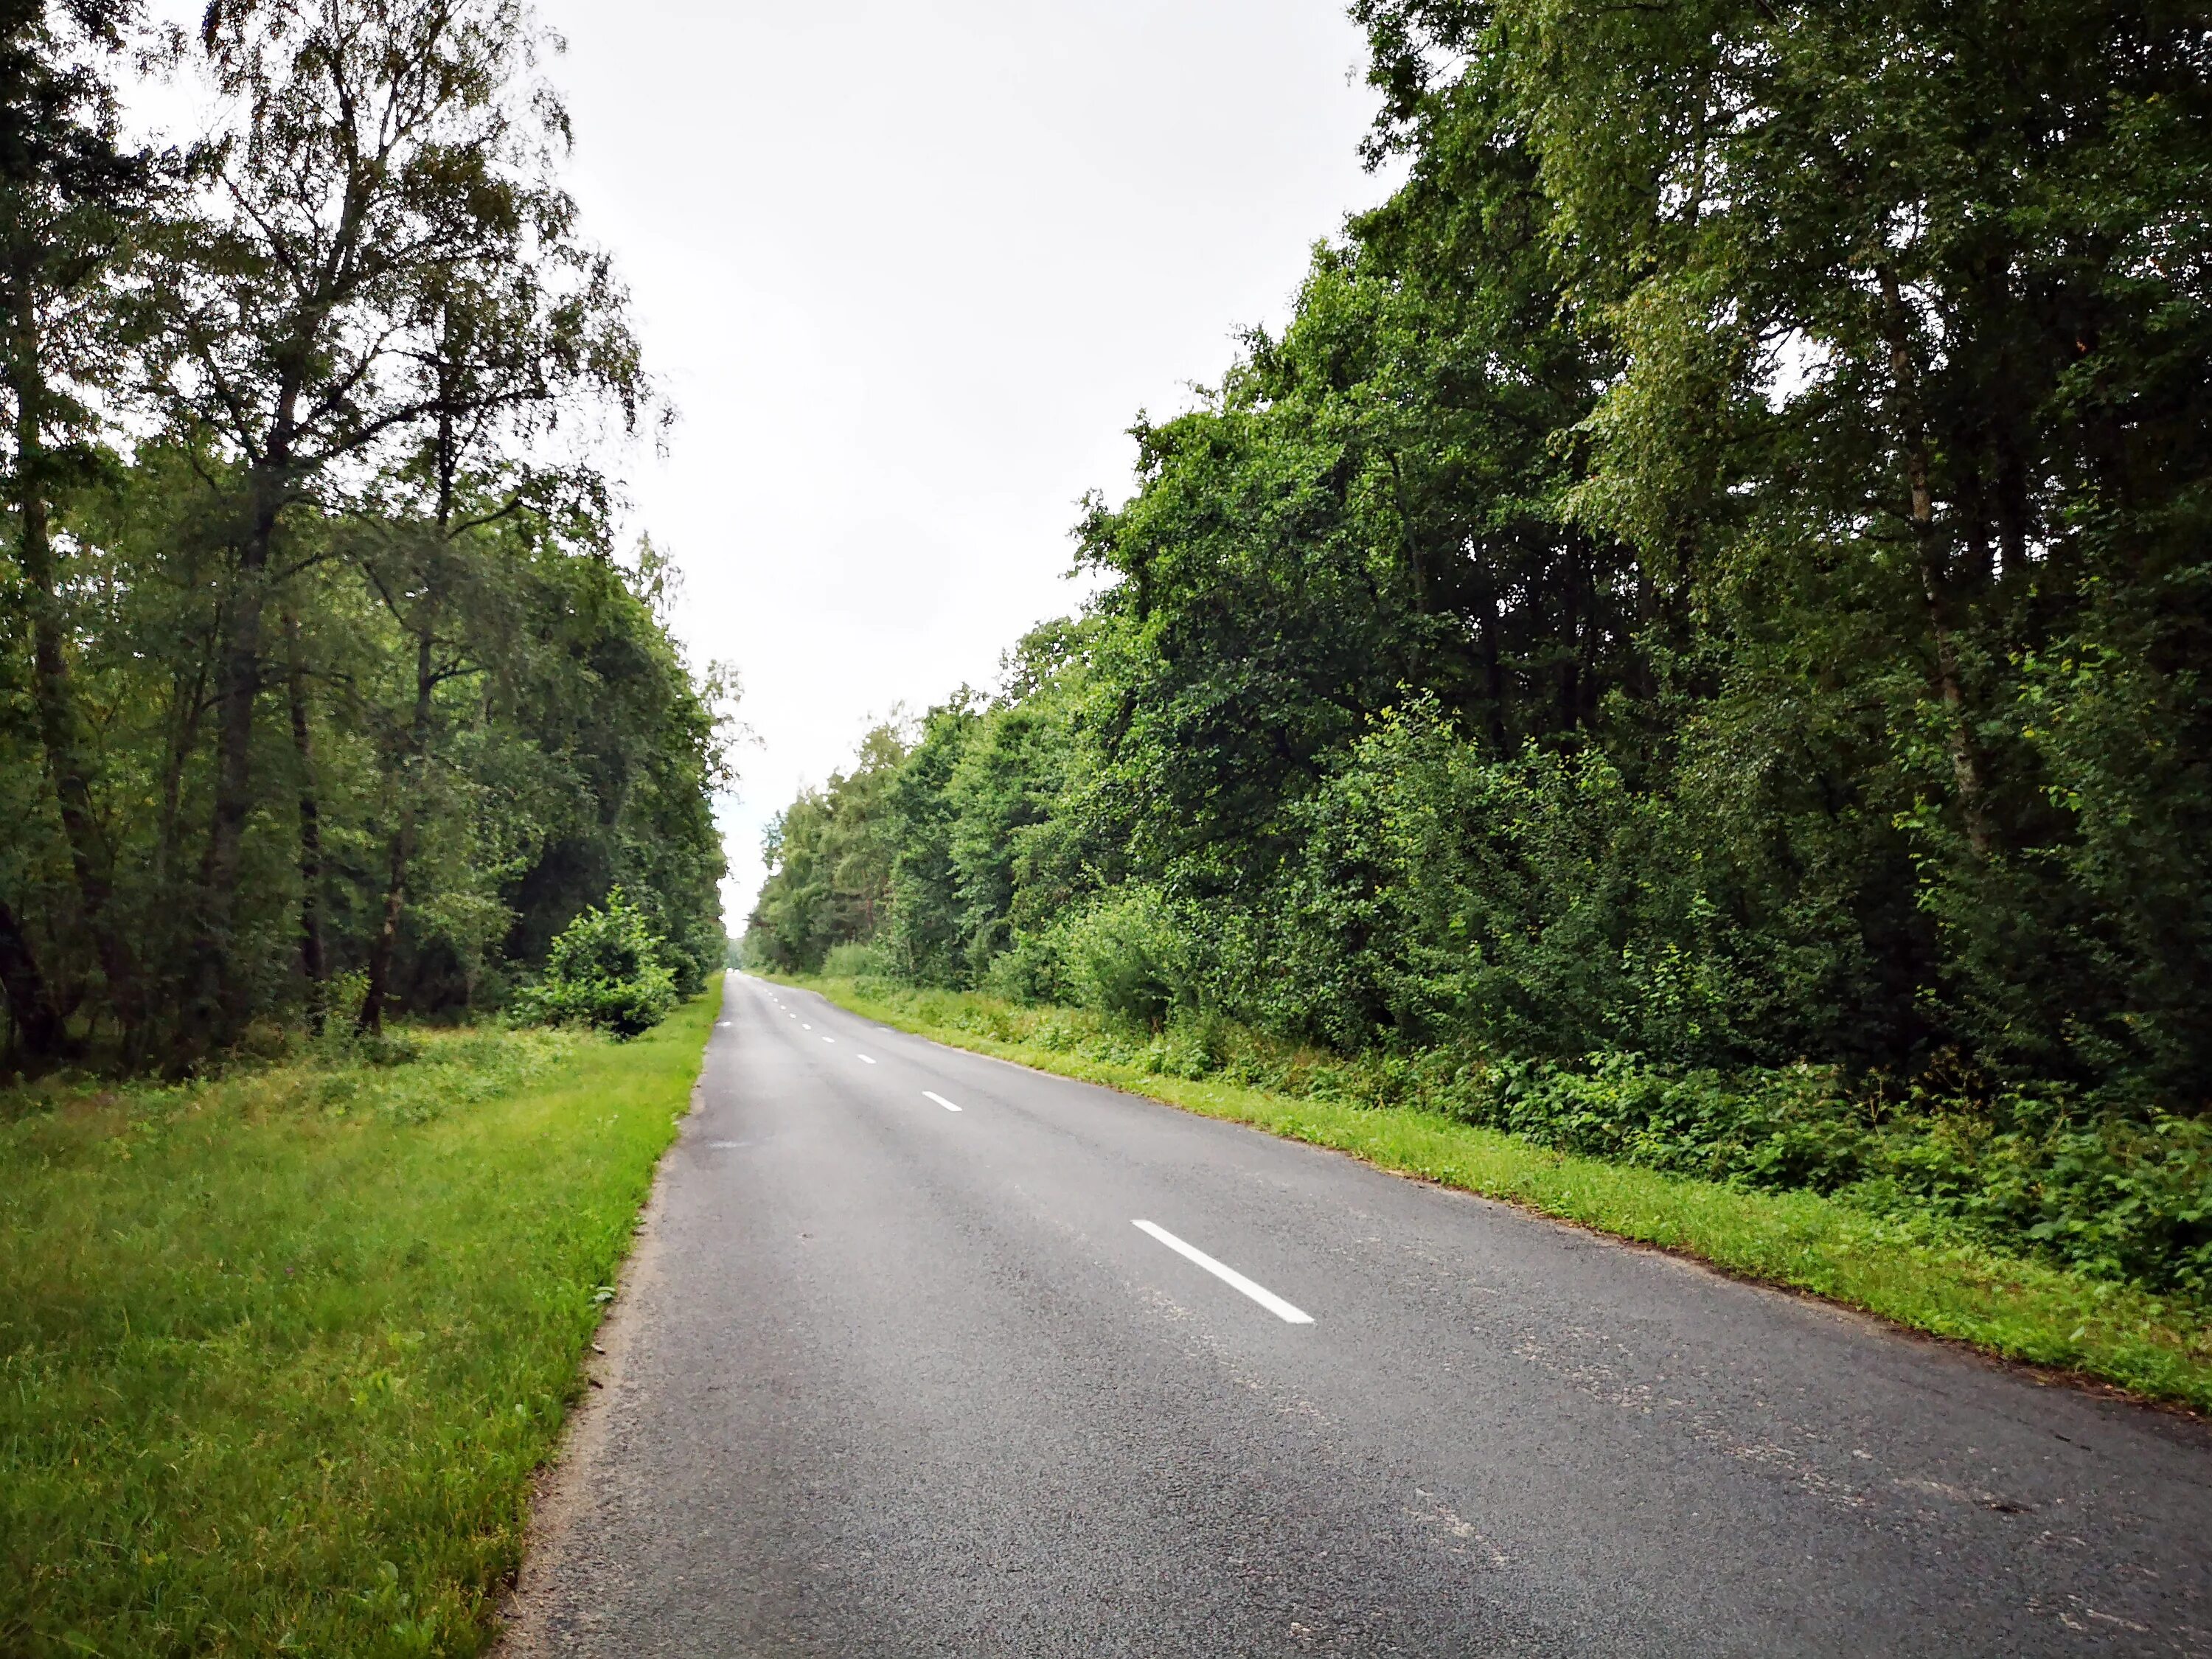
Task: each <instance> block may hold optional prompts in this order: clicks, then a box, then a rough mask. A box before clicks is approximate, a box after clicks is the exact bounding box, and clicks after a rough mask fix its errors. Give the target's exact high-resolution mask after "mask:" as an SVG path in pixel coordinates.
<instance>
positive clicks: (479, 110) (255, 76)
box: [152, 0, 571, 1042]
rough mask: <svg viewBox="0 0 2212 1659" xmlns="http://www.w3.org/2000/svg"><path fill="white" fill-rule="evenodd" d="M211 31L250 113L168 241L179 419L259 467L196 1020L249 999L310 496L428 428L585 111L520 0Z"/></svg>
mask: <svg viewBox="0 0 2212 1659" xmlns="http://www.w3.org/2000/svg"><path fill="white" fill-rule="evenodd" d="M202 40H203V45H204V48H205V54H206V61H207V63H208V65H209V69H210V75H211V76H212V78H213V81H214V83H215V85H216V88H217V89H218V90H219V91H220V92H221V93H222V95H223V96H224V97H225V98H227V99H228V100H233V102H234V105H235V106H236V107H237V109H238V111H239V124H238V129H237V131H235V132H234V133H233V134H231V135H229V136H228V137H226V138H225V139H223V140H222V142H220V143H217V144H216V145H215V146H214V147H213V148H212V149H210V151H209V152H208V154H207V155H206V156H205V157H204V168H205V173H204V176H205V178H206V179H207V189H206V191H205V199H204V203H203V205H202V209H201V210H200V211H199V212H198V213H197V215H195V216H192V217H191V219H189V220H188V221H187V222H186V223H185V225H184V226H183V227H182V228H181V229H180V230H179V232H178V234H175V235H173V236H172V237H171V238H169V239H168V240H167V244H166V248H167V258H166V260H165V261H164V262H163V264H162V265H161V280H160V283H159V285H158V289H157V291H156V293H155V296H154V303H155V307H156V310H157V314H158V315H159V317H160V319H161V322H162V324H163V327H162V331H161V334H160V336H159V338H158V342H157V349H156V351H155V355H154V357H153V360H152V369H153V374H152V384H153V388H154V391H155V394H156V397H157V398H158V400H159V402H160V404H161V408H162V409H163V410H165V412H166V413H167V416H168V418H169V420H170V421H171V422H172V423H173V426H174V427H175V428H176V429H177V430H178V432H179V434H180V435H182V436H183V437H184V438H185V441H187V442H189V443H193V444H211V445H213V446H215V447H217V448H218V449H219V450H220V451H222V453H225V454H226V455H227V456H228V457H229V458H231V459H234V461H235V463H236V467H237V474H238V478H239V489H238V495H237V498H236V500H235V501H234V507H233V512H234V525H233V527H232V530H231V532H230V536H229V538H228V554H229V558H230V569H229V572H228V594H227V598H226V602H225V607H224V608H225V617H224V627H223V638H222V653H221V661H220V665H219V667H218V669H217V672H216V694H215V702H216V725H217V738H216V742H217V752H218V756H219V763H218V767H217V773H216V781H215V787H214V790H213V799H212V802H211V817H210V824H211V828H210V835H209V837H208V842H207V847H206V850H205V854H204V858H203V860H202V866H201V877H200V888H201V895H200V902H199V910H200V914H199V916H198V923H197V925H198V939H197V945H196V947H195V956H196V963H195V966H194V969H193V1004H192V1018H191V1030H190V1033H189V1035H190V1037H191V1040H192V1041H195V1042H204V1041H207V1040H210V1039H214V1040H220V1039H221V1038H222V1036H225V1035H227V1034H228V1033H229V1032H230V1031H232V1030H235V1029H236V1027H237V1025H238V1023H239V1021H240V1018H242V1016H243V1012H244V983H243V981H242V979H241V977H240V975H238V974H237V973H235V972H234V971H233V969H234V965H235V964H234V960H233V957H232V946H233V945H234V938H233V933H234V927H233V924H234V907H235V903H236V899H237V886H238V879H239V873H240V853H241V848H242V845H243V841H244V837H245V834H246V823H247V819H248V817H249V816H250V815H251V813H252V810H253V805H254V801H255V793H254V787H253V778H252V765H253V747H254V745H253V731H254V721H255V714H256V710H257V708H258V701H259V697H260V693H261V690H262V686H263V682H264V675H265V671H266V670H265V664H264V654H265V653H264V641H263V631H264V618H265V616H266V612H267V608H268V605H269V601H270V596H271V593H272V592H274V591H275V590H276V589H277V588H279V587H281V586H282V585H283V582H284V580H286V578H287V577H288V575H289V574H291V572H290V571H289V569H288V568H286V567H285V566H284V565H283V564H282V563H280V562H277V561H278V554H279V550H280V542H281V531H282V529H283V526H284V524H285V522H286V520H287V517H288V515H289V514H291V513H295V512H296V511H297V510H299V509H301V507H306V506H307V505H309V504H319V505H323V506H325V507H337V506H339V505H341V504H342V503H343V501H345V500H346V499H347V498H348V497H349V495H350V493H351V492H353V491H356V490H358V489H361V488H362V486H363V484H364V483H365V481H366V480H367V479H368V478H369V477H374V476H376V474H377V473H378V472H379V471H380V470H382V468H383V467H384V466H388V465H390V464H392V462H393V461H394V460H395V459H397V457H398V455H400V454H402V453H404V452H406V451H407V450H408V449H409V448H410V447H411V446H413V445H416V444H419V442H420V435H421V431H422V428H423V427H424V426H425V424H426V423H427V424H429V425H431V426H434V427H435V424H436V423H437V422H438V419H439V400H440V398H441V394H444V393H446V392H447V390H448V388H447V385H446V383H444V382H441V380H440V378H439V376H438V375H437V374H435V372H433V373H429V374H424V373H422V365H423V364H424V363H425V362H436V361H437V360H438V352H439V346H438V343H437V342H438V341H439V339H440V333H441V329H442V328H444V327H446V326H447V325H448V322H449V318H450V310H451V306H452V303H453V296H454V295H456V293H457V292H458V291H459V285H460V284H462V283H464V281H465V278H466V276H467V274H468V273H470V272H471V271H472V270H478V269H488V270H493V271H496V272H513V271H516V270H521V269H523V268H525V267H526V266H528V265H529V264H531V263H532V260H533V259H536V258H539V257H541V250H542V247H543V245H544V243H546V242H547V241H549V240H551V241H556V242H557V241H558V240H559V239H560V238H561V237H562V235H563V234H565V230H566V227H567V224H568V220H569V217H570V216H571V209H570V207H569V204H568V201H567V198H566V197H565V196H563V195H562V193H561V192H560V191H558V190H557V189H556V188H555V187H554V186H553V185H552V184H551V183H550V175H549V172H548V168H549V166H550V158H551V155H552V153H553V150H554V149H555V148H556V144H557V143H558V141H560V140H561V139H562V138H563V137H565V135H566V131H567V125H566V119H565V117H564V116H563V115H562V112H561V111H560V108H559V106H558V104H557V103H556V102H555V101H553V100H551V99H550V96H549V95H547V94H544V89H543V88H539V87H538V85H537V84H536V77H535V75H534V64H535V55H536V50H537V43H536V39H535V37H534V35H533V34H532V31H531V28H530V27H529V25H528V21H527V19H526V15H525V14H524V12H523V10H522V9H521V8H520V6H519V5H517V4H514V3H510V0H265V3H246V0H240V3H217V4H215V5H213V6H210V9H209V10H208V14H207V20H206V25H205V27H204V31H203V37H202Z"/></svg>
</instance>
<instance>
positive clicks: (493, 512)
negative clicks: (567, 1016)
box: [0, 0, 736, 1073]
mask: <svg viewBox="0 0 2212 1659" xmlns="http://www.w3.org/2000/svg"><path fill="white" fill-rule="evenodd" d="M141 11H142V9H140V8H137V7H135V6H131V5H125V4H119V3H117V4H111V3H108V0H87V3H81V4H72V5H70V6H67V7H62V6H40V5H32V6H28V7H19V8H17V9H15V11H14V12H11V13H10V14H9V20H8V21H5V22H4V23H0V37H4V38H0V48H4V50H0V129H4V135H0V136H5V137H6V140H7V142H6V143H0V150H3V151H4V152H5V155H0V222H3V223H0V240H6V242H7V244H8V246H7V248H6V250H5V252H6V254H7V257H6V258H0V287H5V288H7V289H8V295H7V296H6V297H7V311H8V314H9V316H11V317H15V318H17V319H19V321H21V320H23V319H27V322H25V324H24V325H23V326H21V327H17V328H15V330H14V331H12V332H11V333H10V334H9V338H8V341H7V343H6V344H5V349H4V350H3V351H0V356H4V357H5V359H6V361H5V363H4V365H0V367H4V369H5V380H6V383H5V393H6V397H7V398H8V400H9V404H10V408H9V418H8V419H7V420H6V422H4V423H0V432H4V434H5V439H4V443H5V446H6V447H7V451H8V453H6V455H5V456H4V457H0V460H4V462H5V465H0V475H4V486H5V487H4V489H0V494H4V495H5V496H6V501H5V502H4V506H5V507H6V509H7V511H6V514H5V523H6V536H5V538H4V539H5V540H6V542H7V544H8V553H9V556H8V557H7V558H6V559H5V560H4V561H0V803H4V804H5V805H6V807H7V809H8V813H9V823H10V825H11V829H12V833H11V834H10V836H9V837H8V838H7V839H6V843H5V845H4V847H0V1011H4V1014H5V1024H4V1030H0V1042H4V1047H0V1072H7V1073H13V1072H15V1071H18V1070H23V1071H31V1072H36V1071H39V1070H42V1069H46V1068H50V1067H52V1066H58V1065H64V1064H72V1063H90V1064H95V1065H99V1066H106V1067H108V1068H110V1069H115V1070H119V1071H130V1070H143V1069H147V1068H149V1067H158V1068H161V1069H163V1070H167V1071H170V1072H174V1073H183V1072H186V1071H190V1070H191V1069H194V1068H196V1067H199V1066H210V1065H220V1064H221V1063H222V1053H221V1051H222V1050H224V1049H227V1048H228V1049H235V1048H239V1047H240V1045H241V1044H245V1045H252V1044H258V1043H260V1042H262V1041H263V1034H264V1033H265V1032H266V1031H267V1030H268V1029H269V1028H270V1027H272V1026H276V1025H287V1024H289V1025H292V1026H295V1027H298V1026H307V1027H311V1028H318V1029H319V1028H321V1027H323V1026H324V1025H325V1024H326V1023H328V1024H358V1025H359V1026H361V1027H362V1029H363V1030H368V1031H371V1032H374V1030H377V1029H378V1028H379V1027H380V1024H381V1023H382V1021H383V1019H384V1018H385V1016H386V1012H388V1011H391V1012H399V1013H402V1014H410V1013H411V1014H416V1015H432V1016H439V1017H444V1018H465V1017H466V1016H468V1015H470V1014H471V1013H474V1012H483V1011H489V1010H492V1009H496V1008H497V1007H499V1006H501V1003H502V1001H503V1000H504V999H505V997H506V996H507V993H508V992H509V991H510V990H511V989H512V987H513V985H514V983H515V982H516V981H518V980H519V979H520V978H523V977H525V976H526V975H528V974H529V973H530V972H531V971H532V969H534V968H535V967H536V966H538V964H539V963H542V962H543V961H544V957H545V954H546V951H547V950H548V948H549V946H550V944H551V941H552V939H554V937H555V936H556V934H557V933H559V932H560V931H561V930H562V928H563V927H566V926H567V925H568V922H569V921H570V920H571V919H572V918H574V916H575V915H578V914H579V912H580V911H581V910H583V909H584V908H586V906H587V905H590V904H592V903H595V902H599V901H600V900H601V899H603V898H604V897H605V895H606V894H607V893H608V892H609V890H611V888H613V887H616V886H617V885H619V886H621V887H623V888H624V889H625V890H627V891H628V892H629V895H630V896H631V902H634V903H635V905H636V906H637V907H638V908H640V909H641V911H642V912H643V914H644V915H645V916H646V918H647V921H648V923H649V925H650V926H651V927H652V929H653V931H654V932H655V933H657V934H658V935H659V936H660V937H661V938H662V939H664V940H665V941H666V951H665V954H666V963H667V966H668V967H669V969H671V971H672V973H673V975H674V982H675V988H676V991H677V993H678V994H690V993H691V992H694V991H696V989H697V988H698V987H700V986H701V985H702V983H703V982H704V980H705V977H706V975H708V974H710V973H711V972H713V971H714V969H715V968H716V967H717V966H718V965H719V964H720V961H721V959H722V957H723V955H724V951H725V948H726V947H725V945H724V943H723V928H722V926H721V922H720V893H719V883H720V878H721V875H722V873H723V868H724V865H723V857H722V851H721V848H720V837H719V836H718V834H717V832H716V829H715V825H714V820H713V814H712V806H711V802H712V797H713V795H714V793H715V792H716V791H717V790H718V789H720V787H723V786H724V784H725V783H726V781H727V774H726V743H725V735H724V734H725V727H726V718H727V711H728V708H729V705H730V703H731V702H732V699H733V698H734V696H735V690H736V688H735V684H734V681H733V680H732V678H731V677H730V675H729V674H728V672H727V671H725V670H719V669H717V670H709V671H708V672H706V673H704V674H700V673H697V672H695V671H693V669H692V668H691V666H690V665H689V664H688V663H687V662H686V661H685V660H684V656H683V654H682V653H681V651H680V649H679V648H678V646H677V644H676V642H675V641H674V640H673V639H672V637H671V634H670V631H669V627H668V621H669V617H670V613H671V607H672V605H673V604H674V602H675V598H676V593H675V578H674V574H673V572H672V570H671V568H670V567H669V565H668V564H667V562H665V560H664V559H663V558H662V557H661V556H659V553H658V552H657V551H655V550H654V549H653V546H652V544H651V543H650V542H649V541H645V540H641V541H640V542H639V544H637V546H636V549H635V553H634V554H633V555H632V556H628V557H618V556H617V555H616V551H615V549H614V547H613V545H612V542H613V535H614V510H613V509H614V502H615V501H616V492H615V490H614V489H613V488H612V486H611V482H610V480H609V479H608V478H607V477H605V476H603V475H602V474H601V473H600V472H599V471H596V470H594V469H593V468H592V466H590V465H580V464H578V465H554V464H552V463H551V462H550V461H549V460H548V459H546V457H548V456H550V455H551V454H553V453H556V452H562V451H567V450H568V449H570V448H571V446H568V445H565V444H557V445H556V444H548V443H546V442H545V441H544V439H545V437H546V435H547V434H548V433H549V432H550V431H551V430H552V429H553V428H556V427H559V426H562V424H563V423H564V422H565V423H568V425H569V426H570V427H571V428H592V427H593V426H596V425H606V426H609V427H611V428H612V427H619V428H624V429H634V428H635V427H636V426H638V425H639V424H640V423H641V422H646V423H649V422H651V421H652V420H653V419H654V418H656V417H657V416H658V414H659V408H658V405H657V404H656V402H655V398H654V396H653V388H652V386H651V385H650V383H649V382H648V381H647V379H646V378H645V376H644V374H643V370H642V368H641V364H640V362H639V358H638V352H637V345H636V341H635V338H634V337H633V336H632V334H631V332H630V330H629V323H628V320H627V318H626V315H625V313H624V301H623V295H622V290H621V286H620V284H619V283H617V282H616V281H615V279H614V277H613V274H612V272H611V268H610V267H609V265H608V264H607V262H606V260H605V258H604V257H602V256H601V255H599V253H598V252H595V251H594V250H592V249H591V248H590V247H589V246H587V245H586V244H585V243H584V242H583V241H582V240H580V238H579V236H578V234H577V223H576V216H575V210H574V203H573V202H571V201H570V200H569V199H568V197H567V195H566V194H565V193H564V191H562V188H561V186H560V184H559V182H558V180H557V179H556V178H555V177H554V176H553V174H552V173H551V172H550V167H551V165H552V157H553V156H554V155H555V154H556V152H557V151H558V150H559V149H562V148H563V147H564V146H565V142H566V134H567V123H566V117H565V115H564V114H563V112H562V110H561V109H560V106H559V104H558V101H557V99H556V98H555V97H554V95H553V94H552V92H551V90H550V88H547V87H545V86H544V84H543V83H542V82H540V81H539V80H538V78H537V77H536V76H532V75H529V74H525V73H521V72H520V70H519V69H518V66H519V65H522V64H527V63H528V62H531V61H532V59H533V54H534V53H535V52H537V50H538V46H539V43H538V40H536V39H535V36H534V29H535V25H534V24H532V22H531V21H530V20H529V19H528V17H527V16H526V14H525V13H524V12H523V11H521V10H519V9H515V8H513V7H508V6H504V5H501V4H498V3H496V0H460V3H458V4H454V5H450V6H448V5H430V4H415V3H407V4H401V5H398V6H396V7H383V8H379V7H368V6H362V5H359V4H352V3H346V4H339V5H337V6H335V7H316V6H308V5H301V4H296V3H292V0H275V3H271V4H268V5H253V6H246V7H243V8H218V9H216V10H214V11H211V12H210V14H209V15H208V18H207V20H206V21H207V27H206V28H205V29H204V31H202V32H201V33H200V35H199V38H198V43H197V49H196V55H197V66H196V69H197V76H198V77H199V80H200V82H201V89H202V90H203V91H204V92H206V93H207V94H210V106H211V107H220V108H221V109H222V111H223V112H224V117H223V118H224V120H225V121H226V122H227V123H228V124H229V125H227V126H225V127H223V128H222V129H221V130H218V131H210V133H209V135H208V137H209V139H210V143H208V144H207V145H206V146H205V147H204V148H203V149H201V150H200V151H198V152H197V153H196V155H195V158H194V161H193V162H192V166H193V167H198V168H204V169H205V171H204V173H195V174H194V175H193V177H192V179H184V178H181V177H180V176H179V174H178V173H177V172H176V170H175V167H173V161H174V159H175V158H167V159H164V158H162V157H160V156H156V155H138V154H131V153H128V152H126V151H124V150H122V149H118V138H117V135H116V132H115V130H114V126H115V124H114V118H113V117H114V112H115V110H116V109H117V108H118V107H123V106H128V105H129V104H130V103H131V101H132V100H131V88H129V87H117V86H113V85H111V84H109V83H108V82H107V81H106V79H104V77H105V76H109V75H118V76H119V75H123V74H125V73H128V72H130V71H131V70H132V67H133V66H134V65H136V66H137V68H138V70H140V72H143V73H147V74H153V73H157V72H165V71H161V69H160V62H161V57H162V54H161V52H159V51H149V52H144V53H140V52H136V51H134V50H131V48H132V47H133V46H137V45H145V46H149V47H150V46H155V45H156V44H157V43H155V42H154V41H151V40H148V41H143V42H141V41H136V40H133V38H132V37H131V30H132V29H133V28H134V27H136V25H137V21H139V19H140V15H141ZM180 70H181V72H184V73H187V74H191V73H194V72H195V69H194V66H193V65H191V64H186V65H184V66H180ZM192 183H197V185H204V186H206V188H204V189H197V188H192V189H188V188H186V187H185V186H186V185H187V184H192ZM346 250H350V251H346Z"/></svg>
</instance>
